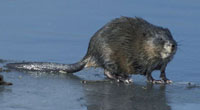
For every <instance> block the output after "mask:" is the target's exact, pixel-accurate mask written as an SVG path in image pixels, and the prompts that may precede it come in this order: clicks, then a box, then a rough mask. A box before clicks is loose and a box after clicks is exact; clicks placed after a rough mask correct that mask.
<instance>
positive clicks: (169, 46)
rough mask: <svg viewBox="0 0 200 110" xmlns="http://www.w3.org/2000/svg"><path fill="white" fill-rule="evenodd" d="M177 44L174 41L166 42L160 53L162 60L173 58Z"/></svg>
mask: <svg viewBox="0 0 200 110" xmlns="http://www.w3.org/2000/svg"><path fill="white" fill-rule="evenodd" d="M176 50H177V44H176V42H175V41H172V42H171V41H166V42H165V43H164V46H163V50H162V52H161V56H162V58H167V57H170V56H173V55H174V54H175V53H176Z"/></svg>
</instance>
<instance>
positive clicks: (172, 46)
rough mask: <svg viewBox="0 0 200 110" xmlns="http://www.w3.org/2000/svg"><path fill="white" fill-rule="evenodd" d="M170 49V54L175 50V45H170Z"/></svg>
mask: <svg viewBox="0 0 200 110" xmlns="http://www.w3.org/2000/svg"><path fill="white" fill-rule="evenodd" d="M171 49H172V52H173V51H174V50H175V49H176V45H175V44H172V45H171Z"/></svg>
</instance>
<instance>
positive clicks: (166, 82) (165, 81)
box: [151, 79, 172, 84]
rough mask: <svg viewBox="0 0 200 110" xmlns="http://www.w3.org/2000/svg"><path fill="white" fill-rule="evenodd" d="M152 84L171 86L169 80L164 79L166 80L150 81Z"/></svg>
mask: <svg viewBox="0 0 200 110" xmlns="http://www.w3.org/2000/svg"><path fill="white" fill-rule="evenodd" d="M151 82H152V83H153V84H171V83H172V81H171V80H169V79H166V80H163V79H162V80H153V81H151Z"/></svg>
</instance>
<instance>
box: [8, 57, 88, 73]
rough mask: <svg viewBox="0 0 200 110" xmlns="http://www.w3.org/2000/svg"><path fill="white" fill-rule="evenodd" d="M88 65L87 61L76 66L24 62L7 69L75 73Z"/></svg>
mask: <svg viewBox="0 0 200 110" xmlns="http://www.w3.org/2000/svg"><path fill="white" fill-rule="evenodd" d="M86 63H87V61H86V60H82V61H80V62H77V63H74V64H59V63H47V62H22V63H8V64H7V65H6V67H7V68H9V69H14V70H18V71H38V72H60V73H74V72H78V71H80V70H82V69H83V68H84V67H85V65H86Z"/></svg>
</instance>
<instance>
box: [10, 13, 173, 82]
mask: <svg viewBox="0 0 200 110" xmlns="http://www.w3.org/2000/svg"><path fill="white" fill-rule="evenodd" d="M176 50H177V43H176V41H175V40H174V39H173V37H172V35H171V33H170V31H169V29H167V28H162V27H160V26H156V25H153V24H150V23H149V22H147V21H146V20H144V19H142V18H138V17H136V18H131V17H120V18H116V19H114V20H112V21H110V22H109V23H107V24H106V25H104V26H103V27H102V28H101V29H99V30H98V31H97V32H96V33H95V34H94V35H93V37H92V38H91V40H90V43H89V47H88V51H87V54H86V55H85V57H84V58H83V59H82V60H81V61H79V62H78V63H74V64H57V63H42V62H23V63H10V64H7V67H8V68H13V69H19V70H31V71H42V72H66V73H74V72H77V71H80V70H82V69H83V68H87V67H101V68H103V69H104V74H105V76H106V77H107V78H109V79H113V80H116V81H118V82H125V83H130V82H132V81H131V80H130V75H131V74H141V75H145V76H146V77H147V80H148V81H149V82H152V83H171V82H172V81H170V80H169V79H167V77H166V75H165V69H166V66H167V64H168V63H169V62H170V61H171V60H172V59H173V56H174V55H175V53H176ZM154 70H160V71H161V74H160V77H161V80H154V78H153V77H152V75H151V73H152V72H153V71H154Z"/></svg>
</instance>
